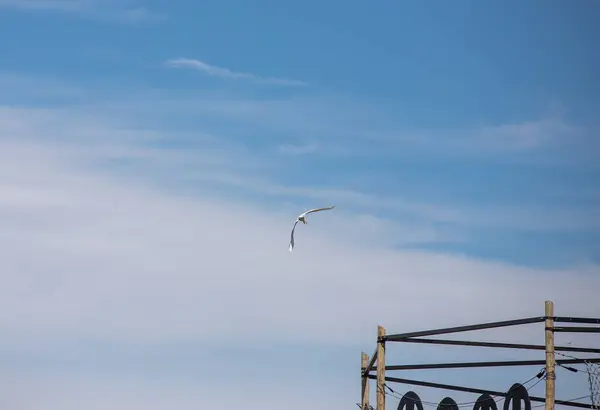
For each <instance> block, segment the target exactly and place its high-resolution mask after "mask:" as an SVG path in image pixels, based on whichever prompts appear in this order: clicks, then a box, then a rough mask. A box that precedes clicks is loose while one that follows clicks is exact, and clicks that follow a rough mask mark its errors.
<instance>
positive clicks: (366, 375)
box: [361, 301, 600, 410]
mask: <svg viewBox="0 0 600 410" xmlns="http://www.w3.org/2000/svg"><path fill="white" fill-rule="evenodd" d="M540 322H545V323H546V326H545V334H546V343H545V345H530V344H515V343H498V342H481V341H466V340H447V339H431V338H429V339H427V338H425V337H427V336H436V335H443V334H451V333H462V332H469V331H475V330H484V329H493V328H503V327H512V326H519V325H526V324H532V323H540ZM554 323H576V324H588V325H600V318H584V317H563V316H554V305H553V303H552V302H549V301H547V302H546V315H545V316H538V317H530V318H524V319H515V320H505V321H500V322H490V323H482V324H476V325H468V326H458V327H450V328H442V329H433V330H425V331H419V332H409V333H398V334H391V335H386V334H385V329H384V328H383V327H382V326H379V328H378V338H377V349H376V350H375V352H374V354H373V356H372V357H371V359H370V360H369V358H368V356H367V355H366V354H365V353H363V356H362V359H363V360H362V369H361V370H362V371H361V376H362V401H363V402H362V406H361V408H362V410H368V409H369V408H371V407H370V405H369V403H368V396H369V395H368V384H369V380H371V379H372V380H376V381H377V409H376V410H385V382H386V381H388V382H395V383H403V384H409V385H416V386H424V387H432V388H438V389H444V390H454V391H461V392H467V393H476V394H489V395H492V396H501V397H508V396H509V393H506V392H497V391H490V390H485V389H476V388H472V387H465V386H457V385H449V384H441V383H432V382H427V381H422V380H412V379H405V378H397V377H388V376H386V375H385V372H386V371H388V370H389V371H391V370H416V369H451V368H452V369H457V368H479V367H509V366H539V365H544V366H545V369H546V397H545V398H544V397H535V396H530V397H529V399H530V400H531V401H535V402H542V403H546V410H553V409H554V404H560V405H563V406H570V407H578V408H592V406H591V405H589V404H586V403H580V402H574V401H569V400H555V398H554V390H555V386H554V382H555V378H556V375H555V372H554V370H555V364H564V365H566V364H576V363H585V362H592V363H600V358H585V359H568V360H555V358H554V352H555V351H562V352H578V353H596V354H600V348H587V347H571V346H554V333H555V332H570V333H598V334H600V326H587V327H586V326H583V327H572V326H564V327H555V326H554ZM389 342H397V343H421V344H436V345H448V346H470V347H487V348H503V349H522V350H544V351H545V352H546V360H518V361H515V360H512V361H489V362H462V363H426V364H403V365H385V347H386V343H389ZM375 363H377V365H375ZM372 371H376V372H377V375H372V374H371V372H372Z"/></svg>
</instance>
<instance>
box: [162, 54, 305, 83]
mask: <svg viewBox="0 0 600 410" xmlns="http://www.w3.org/2000/svg"><path fill="white" fill-rule="evenodd" d="M165 64H166V65H167V66H168V67H175V68H191V69H194V70H198V71H201V72H203V73H205V74H207V75H209V76H211V77H221V78H229V79H234V80H236V79H247V80H252V81H255V82H258V83H263V84H272V85H281V86H290V87H304V86H306V85H308V84H307V83H305V82H304V81H298V80H290V79H287V78H275V77H261V76H257V75H255V74H250V73H242V72H236V71H232V70H230V69H228V68H221V67H217V66H214V65H210V64H207V63H205V62H203V61H200V60H193V59H188V58H175V59H170V60H167V62H166V63H165Z"/></svg>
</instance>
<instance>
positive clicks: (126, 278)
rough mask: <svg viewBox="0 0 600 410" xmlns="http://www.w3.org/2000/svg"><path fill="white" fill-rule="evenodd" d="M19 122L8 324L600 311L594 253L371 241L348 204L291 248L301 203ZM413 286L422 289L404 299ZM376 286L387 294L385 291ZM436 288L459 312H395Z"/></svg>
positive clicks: (47, 333)
mask: <svg viewBox="0 0 600 410" xmlns="http://www.w3.org/2000/svg"><path fill="white" fill-rule="evenodd" d="M11 129H12V128H11ZM22 135H23V134H21V136H22ZM4 137H5V139H3V140H2V149H1V150H0V152H1V154H0V155H1V157H0V158H1V161H0V164H1V165H0V167H1V168H2V172H0V175H1V176H2V177H1V179H0V198H2V200H1V202H0V212H1V213H0V215H1V216H0V218H1V219H2V221H3V222H2V226H3V230H2V234H1V236H0V242H1V246H0V249H2V251H0V253H1V256H2V257H1V258H0V259H1V260H2V261H3V262H2V263H3V266H2V270H1V271H2V272H4V275H5V277H4V278H3V283H4V285H3V287H2V290H1V291H0V294H1V296H2V297H0V300H2V304H3V305H4V309H2V310H0V312H5V314H2V313H0V327H2V328H3V329H5V330H6V332H8V334H9V335H12V336H14V337H16V338H17V339H19V338H21V337H31V336H34V335H35V336H36V337H49V338H62V337H92V338H99V339H109V340H119V341H128V342H152V341H161V340H162V341H174V340H179V339H186V338H192V339H198V340H204V341H205V342H209V341H210V340H211V338H212V335H214V334H215V333H219V334H221V335H222V336H223V337H224V336H225V335H227V334H232V335H233V334H234V333H239V332H247V335H246V338H247V342H248V343H251V342H252V340H253V339H254V340H255V341H258V340H262V339H264V338H269V339H271V340H273V338H282V339H283V340H292V339H296V340H298V338H299V339H300V340H307V341H318V342H320V343H327V340H331V337H334V335H335V337H338V336H339V337H342V336H343V337H344V339H345V340H346V341H347V342H348V343H359V342H360V341H361V340H364V336H365V334H368V332H369V331H370V329H371V328H372V326H373V324H374V323H376V322H384V323H387V324H389V327H390V328H393V327H402V328H407V327H408V328H410V327H412V328H414V327H418V326H420V325H421V324H422V323H423V321H426V322H427V323H429V324H430V325H435V324H442V323H445V324H451V323H464V322H465V321H478V320H484V319H486V318H489V317H490V316H494V315H496V314H497V315H501V316H509V317H510V316H521V315H527V314H532V313H533V314H535V312H537V310H539V305H540V303H541V302H542V300H543V299H545V298H554V299H555V300H556V301H557V303H558V305H559V306H561V305H562V306H565V309H572V311H573V312H577V313H579V314H581V315H585V314H586V313H585V312H590V311H597V310H598V302H596V301H595V299H594V296H593V295H594V289H596V288H597V286H598V285H599V284H600V283H599V282H598V281H599V280H600V277H599V276H598V275H597V273H598V270H597V267H595V266H590V267H587V268H579V269H575V268H574V269H569V270H564V271H542V270H534V269H524V268H517V267H511V266H508V265H501V264H494V263H485V262H480V261H475V260H470V259H465V258H460V257H453V256H449V255H442V254H431V253H425V252H400V251H393V250H391V249H386V248H385V247H381V242H373V243H369V242H365V237H364V236H363V235H364V233H365V232H369V230H370V229H371V230H373V232H375V233H379V232H381V230H380V229H381V228H380V227H377V226H378V225H377V221H376V220H375V221H372V220H370V219H369V218H367V219H365V220H363V221H362V222H361V220H358V225H351V224H343V223H341V221H340V223H337V222H335V221H336V219H334V218H335V217H336V216H335V215H333V216H332V217H331V218H319V222H318V223H315V224H314V225H312V226H314V228H311V229H304V230H302V231H301V232H299V235H298V250H297V252H295V253H294V254H289V253H288V252H287V251H286V247H287V240H288V234H289V229H290V223H291V222H290V221H291V220H292V219H293V217H294V216H295V213H294V210H292V209H291V208H284V210H280V211H276V208H273V209H270V211H271V212H270V213H267V212H266V210H264V209H262V208H261V207H259V206H258V205H252V203H245V204H241V203H236V202H231V201H230V200H227V201H224V200H223V199H219V198H218V197H211V196H210V195H209V194H208V192H203V190H202V187H200V188H199V189H200V190H199V191H198V192H197V193H196V194H195V195H194V196H192V197H189V196H186V197H180V196H177V195H176V194H167V193H166V192H163V191H162V190H160V189H158V190H157V188H155V187H153V186H149V185H141V184H142V182H143V181H144V180H143V179H142V180H140V179H137V181H135V183H134V181H132V180H128V179H119V178H117V177H115V176H110V174H106V175H105V173H104V172H100V173H99V171H94V169H95V168H97V165H93V164H97V163H100V164H102V162H101V161H100V162H98V160H99V158H95V156H100V157H101V156H104V155H106V154H105V152H106V151H103V150H97V149H96V148H94V149H93V150H92V149H90V150H86V151H82V150H80V149H76V150H73V151H65V150H64V149H61V146H56V147H53V145H52V143H49V142H43V140H40V139H36V141H37V142H35V143H31V142H29V143H27V142H26V141H25V142H24V141H23V140H20V141H19V142H16V141H15V140H13V139H10V140H7V139H6V137H7V135H4ZM72 144H75V147H77V145H78V144H80V143H77V142H72ZM83 144H86V142H83ZM142 152H143V151H142ZM75 153H77V155H74V154H75ZM82 153H85V155H84V156H82V155H81V154H82ZM94 158H95V159H94ZM104 168H105V166H104ZM109 170H110V169H109V168H108V169H107V171H109ZM200 172H202V171H200ZM204 172H208V173H210V172H211V171H210V169H207V170H206V171H204ZM335 195H336V194H335V193H332V194H331V197H330V198H332V199H335ZM296 210H297V209H296ZM342 212H343V211H342ZM348 216H350V215H348ZM315 221H316V219H315ZM332 228H335V230H333V229H332ZM329 229H331V230H329ZM355 233H358V234H359V235H358V236H357V235H356V234H355ZM412 234H413V232H411V231H408V232H403V235H405V236H407V237H410V236H411V235H412ZM375 237H376V236H375V235H374V236H373V238H375ZM31 255H35V259H32V258H31ZM241 267H243V269H241ZM366 272H368V276H367V277H365V274H366ZM549 278H552V280H551V281H547V282H546V281H544V280H545V279H549ZM515 281H517V282H519V283H520V284H521V286H520V287H519V288H518V289H515V288H514V286H513V283H514V282H515ZM490 286H493V287H494V288H495V289H496V290H495V293H496V294H498V295H500V294H505V293H506V294H511V295H512V296H511V298H514V302H513V303H512V304H511V306H509V307H506V306H505V301H504V298H498V299H496V300H490V298H489V296H488V294H487V290H488V289H489V288H490ZM403 289H404V290H406V289H410V293H408V294H404V296H403V299H399V296H398V295H399V294H400V292H403ZM332 292H333V293H335V295H336V299H335V303H333V304H332V299H331V298H330V296H328V295H331V294H332ZM514 292H517V293H516V294H515V293H514ZM364 295H371V296H369V298H367V299H365V298H364ZM375 295H378V297H380V298H381V300H380V302H378V304H377V306H375V305H373V304H372V303H370V301H371V299H372V298H373V297H375ZM423 300H429V301H436V300H443V301H445V302H444V304H447V303H449V302H451V303H452V306H448V307H447V308H446V309H445V311H446V313H447V314H448V315H452V316H450V318H440V317H436V315H437V314H436V310H437V304H436V303H434V302H430V303H429V304H428V305H427V306H423V307H422V309H421V310H420V314H419V317H418V318H417V317H408V318H407V317H403V318H402V319H401V320H400V318H399V317H398V316H397V314H396V313H395V312H398V311H402V310H404V309H411V307H410V306H413V305H415V304H417V305H418V304H420V303H422V301H423ZM479 305H482V306H483V305H485V306H487V308H488V309H489V312H491V313H489V312H486V313H485V314H484V312H483V311H482V310H481V309H476V308H475V307H476V306H479ZM242 306H243V307H244V308H243V309H240V307H242ZM567 306H568V308H567ZM74 307H76V308H74ZM215 311H218V312H219V318H220V320H219V321H215V320H214V314H213V312H215ZM449 322H450V323H449ZM326 329H327V330H328V332H330V335H329V336H327V337H324V336H323V335H324V333H323V332H324V331H325V330H326ZM365 332H366V333H365Z"/></svg>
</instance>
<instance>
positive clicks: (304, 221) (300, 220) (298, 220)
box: [288, 205, 335, 252]
mask: <svg viewBox="0 0 600 410" xmlns="http://www.w3.org/2000/svg"><path fill="white" fill-rule="evenodd" d="M333 208H335V205H333V206H330V207H327V208H315V209H311V210H309V211H306V212H304V213H302V214H300V216H298V218H296V222H294V227H293V228H292V235H291V238H290V246H289V248H288V249H289V250H290V252H291V251H292V250H294V231H295V230H296V225H297V224H298V222H302V223H303V224H305V225H306V224H307V223H308V222H306V216H307V215H308V214H311V213H313V212H319V211H328V210H330V209H333Z"/></svg>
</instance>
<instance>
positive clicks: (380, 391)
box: [377, 326, 385, 410]
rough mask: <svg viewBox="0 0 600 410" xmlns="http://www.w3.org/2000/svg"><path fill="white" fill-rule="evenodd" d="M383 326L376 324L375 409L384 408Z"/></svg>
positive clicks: (381, 409)
mask: <svg viewBox="0 0 600 410" xmlns="http://www.w3.org/2000/svg"><path fill="white" fill-rule="evenodd" d="M383 336H385V328H384V327H383V326H377V410H385V341H383V340H379V339H380V338H381V337H383Z"/></svg>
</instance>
